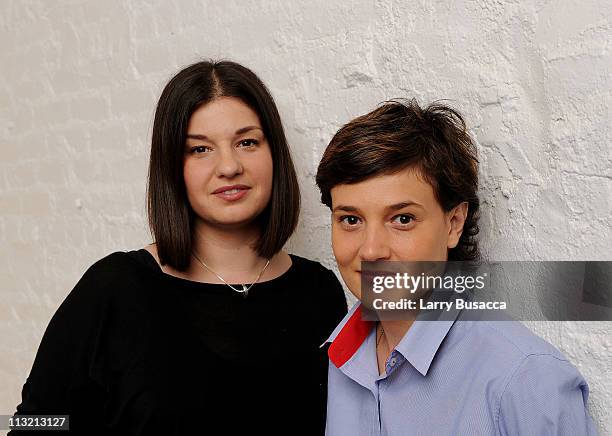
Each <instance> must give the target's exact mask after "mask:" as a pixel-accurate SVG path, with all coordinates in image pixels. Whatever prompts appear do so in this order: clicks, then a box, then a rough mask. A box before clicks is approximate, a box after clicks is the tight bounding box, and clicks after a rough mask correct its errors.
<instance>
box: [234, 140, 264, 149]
mask: <svg viewBox="0 0 612 436" xmlns="http://www.w3.org/2000/svg"><path fill="white" fill-rule="evenodd" d="M257 144H259V141H258V140H256V139H243V140H242V141H240V142H239V143H238V146H239V147H242V148H244V147H254V146H255V145H257Z"/></svg>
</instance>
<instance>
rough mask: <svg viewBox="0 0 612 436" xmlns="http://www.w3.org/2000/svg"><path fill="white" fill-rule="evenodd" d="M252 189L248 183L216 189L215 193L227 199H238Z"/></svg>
mask: <svg viewBox="0 0 612 436" xmlns="http://www.w3.org/2000/svg"><path fill="white" fill-rule="evenodd" d="M250 189H251V188H250V187H249V186H247V185H228V186H222V187H220V188H217V189H215V190H214V191H213V195H216V196H217V197H219V198H221V199H223V200H226V201H237V200H240V199H241V198H242V197H244V196H245V195H246V194H247V192H249V190H250Z"/></svg>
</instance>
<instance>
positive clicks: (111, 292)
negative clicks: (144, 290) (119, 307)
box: [67, 251, 150, 300]
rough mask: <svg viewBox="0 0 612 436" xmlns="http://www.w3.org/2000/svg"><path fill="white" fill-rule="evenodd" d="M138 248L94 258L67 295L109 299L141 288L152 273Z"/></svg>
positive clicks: (80, 298)
mask: <svg viewBox="0 0 612 436" xmlns="http://www.w3.org/2000/svg"><path fill="white" fill-rule="evenodd" d="M134 253H135V252H123V251H116V252H113V253H110V254H108V255H107V256H105V257H103V258H101V259H99V260H97V261H96V262H94V263H93V264H92V265H91V266H90V267H89V268H88V269H87V270H86V271H85V273H84V274H83V276H82V277H81V278H80V279H79V281H78V282H77V284H76V285H75V287H74V289H73V290H72V292H71V293H70V294H69V295H68V297H67V299H77V300H83V299H88V300H89V299H92V298H93V299H96V300H99V299H107V298H111V297H114V296H117V295H127V294H126V293H124V292H121V290H124V289H132V290H135V289H138V288H141V287H142V284H143V283H144V281H145V280H146V279H147V277H148V276H149V275H150V273H148V271H147V269H146V268H144V267H143V265H142V264H141V263H140V262H138V261H137V259H136V257H135V256H134V255H133V254H134Z"/></svg>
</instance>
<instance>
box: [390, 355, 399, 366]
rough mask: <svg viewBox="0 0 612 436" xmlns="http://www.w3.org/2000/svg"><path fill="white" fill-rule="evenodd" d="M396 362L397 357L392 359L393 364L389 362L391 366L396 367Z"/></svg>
mask: <svg viewBox="0 0 612 436" xmlns="http://www.w3.org/2000/svg"><path fill="white" fill-rule="evenodd" d="M395 362H397V360H396V359H395V357H394V358H393V359H391V362H389V363H390V364H391V366H393V365H395Z"/></svg>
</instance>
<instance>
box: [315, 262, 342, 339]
mask: <svg viewBox="0 0 612 436" xmlns="http://www.w3.org/2000/svg"><path fill="white" fill-rule="evenodd" d="M324 270H325V271H324V273H323V274H322V277H321V283H320V285H319V292H320V295H321V302H322V303H323V304H325V307H324V310H323V313H324V316H323V320H322V321H323V322H322V324H321V328H322V329H323V330H322V338H323V339H322V341H324V340H326V339H327V338H328V337H329V335H330V334H331V333H332V331H334V329H335V328H336V326H337V325H338V323H339V322H340V321H341V320H342V318H344V316H345V315H346V313H347V312H348V307H347V304H346V295H345V294H344V289H343V288H342V285H341V284H340V281H339V280H338V278H337V277H336V275H335V274H334V272H333V271H331V270H329V269H327V268H324Z"/></svg>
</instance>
